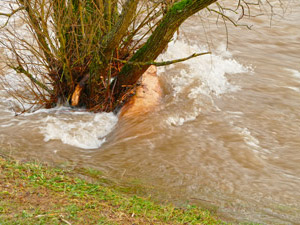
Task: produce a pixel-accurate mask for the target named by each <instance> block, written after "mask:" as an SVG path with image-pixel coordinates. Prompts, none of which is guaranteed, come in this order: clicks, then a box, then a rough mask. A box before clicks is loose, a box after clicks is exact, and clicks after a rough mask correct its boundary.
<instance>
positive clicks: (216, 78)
mask: <svg viewBox="0 0 300 225" xmlns="http://www.w3.org/2000/svg"><path fill="white" fill-rule="evenodd" d="M208 51H209V50H208V48H207V47H206V46H197V45H189V44H187V43H185V42H184V41H182V40H178V41H175V42H171V43H170V44H169V46H168V49H167V51H166V52H165V53H163V54H162V55H161V56H160V57H159V59H158V60H159V61H167V60H172V59H178V58H183V57H187V56H190V55H192V54H194V53H201V52H208ZM158 70H159V71H158V74H163V76H166V78H167V80H168V81H169V82H170V83H171V86H172V89H173V95H174V96H175V97H177V96H178V95H181V94H187V97H188V98H189V99H190V100H192V101H193V105H194V106H197V107H194V111H192V112H188V113H185V112H180V114H179V115H170V116H169V118H167V123H168V124H170V125H182V124H184V123H185V122H187V121H191V120H195V119H196V118H197V116H198V115H199V113H200V111H201V110H200V109H199V107H201V106H203V103H202V101H203V96H205V97H206V98H207V99H209V101H211V104H212V105H214V108H215V109H217V110H218V107H217V106H216V105H215V104H214V102H213V97H220V96H221V95H223V94H226V93H230V92H234V91H238V90H240V87H239V86H237V85H235V84H232V83H230V82H229V81H228V79H227V77H226V75H228V74H240V73H247V72H251V70H252V69H251V67H247V66H244V65H242V64H240V63H239V62H237V61H236V60H235V59H233V56H232V54H231V53H230V52H229V51H227V50H226V45H225V44H221V45H220V46H219V47H218V48H217V49H216V50H215V51H213V52H212V54H209V55H203V56H199V57H196V58H192V59H189V60H187V61H185V62H182V63H178V64H172V65H170V66H167V67H166V68H162V67H159V68H158ZM177 71H178V72H177ZM206 103H207V102H206Z"/></svg>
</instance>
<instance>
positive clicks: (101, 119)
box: [41, 113, 118, 149]
mask: <svg viewBox="0 0 300 225" xmlns="http://www.w3.org/2000/svg"><path fill="white" fill-rule="evenodd" d="M117 121H118V118H117V117H116V116H115V115H114V114H113V113H97V114H93V117H92V119H91V120H90V121H80V120H79V121H78V118H77V119H76V118H75V119H74V120H72V119H67V118H66V117H64V118H63V119H59V118H58V117H53V116H47V118H46V120H45V126H44V127H43V128H41V132H42V133H43V134H44V136H45V138H44V141H50V140H61V141H62V142H63V143H65V144H68V145H72V146H76V147H79V148H84V149H95V148H99V147H100V146H101V145H102V144H103V143H104V142H105V136H106V135H107V134H109V133H110V132H111V131H112V129H113V128H114V126H115V125H116V123H117Z"/></svg>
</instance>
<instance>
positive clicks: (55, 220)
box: [0, 158, 225, 225]
mask: <svg viewBox="0 0 300 225" xmlns="http://www.w3.org/2000/svg"><path fill="white" fill-rule="evenodd" d="M81 172H82V173H83V174H86V175H90V176H92V177H93V179H99V180H101V179H102V178H101V173H100V172H99V171H96V170H93V169H82V171H81ZM101 182H104V183H107V181H106V180H101ZM0 199H1V201H0V224H1V225H4V224H225V223H224V222H221V221H220V220H218V219H216V218H215V217H213V216H212V215H211V214H210V212H209V211H207V210H202V209H200V208H198V207H196V206H190V205H188V206H187V207H184V208H179V207H174V206H173V205H162V204H158V203H156V202H154V201H152V200H151V199H150V198H144V197H138V196H131V195H128V194H126V193H124V192H123V191H121V189H115V188H111V187H106V186H104V185H102V184H99V183H96V184H95V183H89V182H87V181H85V180H83V179H79V178H76V177H74V176H71V175H70V173H69V172H67V171H66V170H62V169H57V168H49V167H46V166H42V165H40V164H37V163H19V162H17V161H13V160H4V159H1V158H0Z"/></svg>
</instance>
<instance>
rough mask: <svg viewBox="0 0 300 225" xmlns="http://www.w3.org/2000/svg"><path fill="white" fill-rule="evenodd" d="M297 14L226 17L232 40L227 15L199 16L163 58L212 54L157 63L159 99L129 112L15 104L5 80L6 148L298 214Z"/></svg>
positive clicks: (1, 130) (178, 191) (239, 206)
mask: <svg viewBox="0 0 300 225" xmlns="http://www.w3.org/2000/svg"><path fill="white" fill-rule="evenodd" d="M299 21H300V4H299V2H298V3H297V2H296V3H293V4H292V5H291V6H290V7H289V10H287V12H286V13H285V15H284V18H282V19H278V18H277V19H276V18H274V19H273V20H272V26H271V27H270V18H268V17H262V18H260V17H257V18H253V19H251V20H249V21H246V22H249V23H251V24H253V25H254V26H253V28H252V30H251V31H250V30H247V29H245V28H244V27H233V26H231V25H229V24H228V30H229V37H228V42H229V43H228V44H229V45H228V49H227V45H226V42H227V37H226V33H225V31H224V30H225V28H224V26H223V25H222V24H221V23H219V24H218V25H216V24H215V21H213V20H212V21H205V22H201V19H200V17H198V16H195V17H193V18H191V19H190V20H188V21H187V22H186V23H185V24H184V26H183V28H182V29H181V30H180V31H179V34H178V37H177V38H176V39H175V40H174V41H173V42H172V43H170V44H169V48H168V50H167V51H166V52H165V53H164V54H163V55H162V56H160V60H168V59H174V58H179V57H186V56H189V55H191V54H193V53H195V52H202V51H208V50H211V51H212V55H205V56H201V57H198V58H194V59H191V60H189V61H187V62H184V63H180V64H176V65H171V66H168V67H166V68H159V70H158V74H159V77H160V80H161V83H162V86H163V89H164V96H163V99H162V101H161V104H160V107H159V108H158V109H157V110H156V111H154V112H150V113H147V114H143V115H140V116H138V117H135V118H132V119H127V120H125V119H119V120H118V118H117V116H115V115H113V114H92V113H86V112H84V111H79V112H78V111H77V112H74V111H71V110H70V109H68V108H64V107H60V108H56V109H52V110H39V111H37V112H35V113H27V114H23V115H20V116H14V111H13V106H14V105H15V104H16V102H15V100H14V99H12V98H10V97H8V96H7V94H6V92H5V91H3V90H1V92H0V98H1V103H0V148H1V150H0V151H1V152H4V153H5V154H11V155H12V156H14V157H16V158H18V159H30V160H33V159H38V160H39V161H41V162H48V163H52V164H54V165H61V164H64V163H67V164H68V165H71V166H73V167H92V168H94V169H99V170H101V171H104V172H105V173H106V175H107V176H109V177H111V178H114V179H124V180H126V179H138V180H139V182H141V183H143V184H145V185H151V186H152V187H153V188H154V189H156V190H160V193H162V194H161V196H160V197H161V198H162V199H164V200H169V201H173V202H175V203H177V204H184V203H191V204H199V205H204V206H208V207H213V208H214V209H215V211H217V213H219V214H220V215H221V216H223V217H224V218H227V219H233V220H238V221H252V222H259V223H265V224H299V223H300V57H299V49H300V23H299ZM204 30H205V32H204ZM207 43H209V45H208V44H207ZM6 73H8V72H6V71H5V70H3V71H2V74H3V75H5V74H6Z"/></svg>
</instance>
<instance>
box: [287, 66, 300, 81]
mask: <svg viewBox="0 0 300 225" xmlns="http://www.w3.org/2000/svg"><path fill="white" fill-rule="evenodd" d="M285 70H286V71H288V72H290V73H291V74H292V76H293V77H295V78H297V79H300V71H298V70H294V69H289V68H285Z"/></svg>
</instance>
